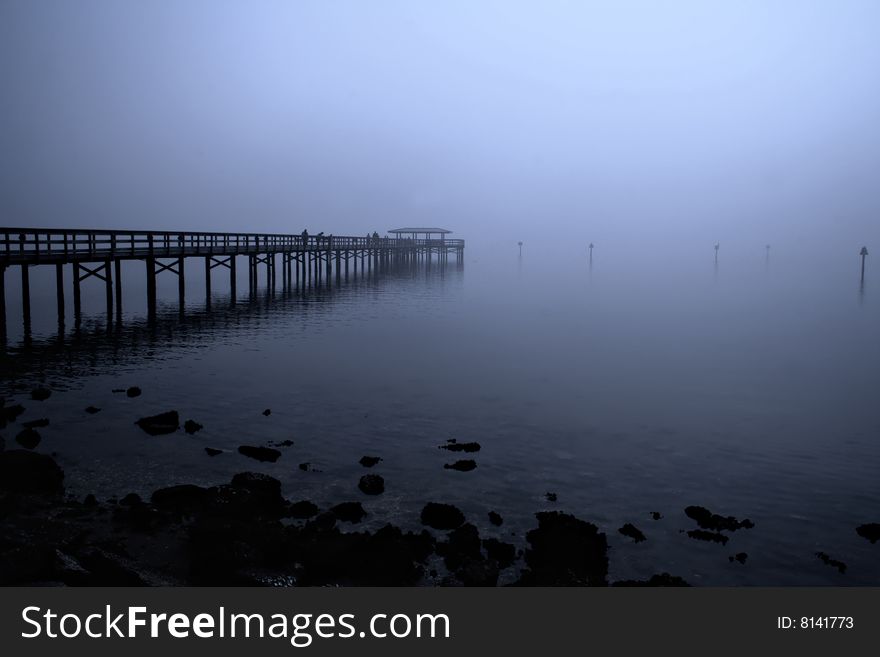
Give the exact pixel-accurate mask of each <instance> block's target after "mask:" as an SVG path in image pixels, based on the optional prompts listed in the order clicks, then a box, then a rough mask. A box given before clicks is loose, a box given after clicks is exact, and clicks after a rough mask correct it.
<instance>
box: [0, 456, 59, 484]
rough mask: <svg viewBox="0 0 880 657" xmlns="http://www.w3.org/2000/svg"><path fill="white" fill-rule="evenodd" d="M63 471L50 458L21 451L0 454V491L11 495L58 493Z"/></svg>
mask: <svg viewBox="0 0 880 657" xmlns="http://www.w3.org/2000/svg"><path fill="white" fill-rule="evenodd" d="M63 480H64V471H63V470H62V469H61V468H60V467H58V464H57V463H56V462H55V460H54V459H53V458H52V457H51V456H47V455H45V454H35V453H34V452H28V451H25V450H22V449H12V450H8V451H4V452H0V489H3V490H7V491H10V492H13V493H60V492H61V490H62V481H63Z"/></svg>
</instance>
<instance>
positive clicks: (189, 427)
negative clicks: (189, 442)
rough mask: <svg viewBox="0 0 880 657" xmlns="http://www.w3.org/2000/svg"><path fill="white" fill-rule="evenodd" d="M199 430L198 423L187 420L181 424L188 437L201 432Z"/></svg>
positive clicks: (200, 426) (199, 425)
mask: <svg viewBox="0 0 880 657" xmlns="http://www.w3.org/2000/svg"><path fill="white" fill-rule="evenodd" d="M201 428H202V425H201V424H199V423H198V422H195V421H194V420H187V421H186V422H184V423H183V430H184V431H186V432H187V433H188V434H190V435H192V434H194V433H196V432H197V431H199V430H201Z"/></svg>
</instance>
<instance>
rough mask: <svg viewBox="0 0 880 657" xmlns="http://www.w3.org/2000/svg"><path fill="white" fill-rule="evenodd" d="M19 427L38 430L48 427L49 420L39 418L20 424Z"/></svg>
mask: <svg viewBox="0 0 880 657" xmlns="http://www.w3.org/2000/svg"><path fill="white" fill-rule="evenodd" d="M21 426H23V427H25V428H26V429H39V428H40V427H48V426H49V420H48V419H47V418H41V419H39V420H29V421H27V422H22V423H21Z"/></svg>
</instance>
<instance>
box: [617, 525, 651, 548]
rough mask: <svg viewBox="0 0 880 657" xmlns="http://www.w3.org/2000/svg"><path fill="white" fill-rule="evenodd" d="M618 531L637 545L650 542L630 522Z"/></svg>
mask: <svg viewBox="0 0 880 657" xmlns="http://www.w3.org/2000/svg"><path fill="white" fill-rule="evenodd" d="M617 531H619V532H620V533H621V534H623V535H624V536H627V537H629V538H631V539H632V540H633V541H635V542H636V543H641V542H642V541H646V540H648V539H647V538H646V537H645V535H644V534H643V533H642V532H641V530H640V529H639V528H638V527H636V526H635V525H633V524H632V523H629V522H628V523H626V524H625V525H624V526H623V527H621V528H620V529H618V530H617Z"/></svg>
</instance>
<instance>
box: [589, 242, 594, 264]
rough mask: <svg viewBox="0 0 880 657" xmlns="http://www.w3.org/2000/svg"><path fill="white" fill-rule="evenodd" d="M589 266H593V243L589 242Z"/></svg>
mask: <svg viewBox="0 0 880 657" xmlns="http://www.w3.org/2000/svg"><path fill="white" fill-rule="evenodd" d="M589 248H590V264H591V265H592V264H593V243H592V242H590V247H589Z"/></svg>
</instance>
